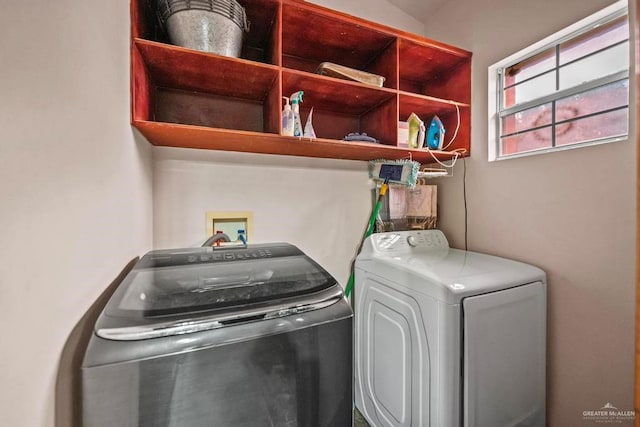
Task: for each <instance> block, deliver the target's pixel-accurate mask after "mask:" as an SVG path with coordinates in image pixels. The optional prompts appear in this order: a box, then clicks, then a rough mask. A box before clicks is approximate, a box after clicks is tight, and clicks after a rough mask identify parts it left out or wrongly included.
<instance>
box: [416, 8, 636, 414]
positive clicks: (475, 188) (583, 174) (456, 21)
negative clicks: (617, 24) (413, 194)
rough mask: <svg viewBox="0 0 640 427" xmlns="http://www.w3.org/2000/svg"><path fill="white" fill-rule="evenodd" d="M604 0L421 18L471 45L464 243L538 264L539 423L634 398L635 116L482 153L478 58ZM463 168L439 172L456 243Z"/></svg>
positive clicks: (481, 64)
mask: <svg viewBox="0 0 640 427" xmlns="http://www.w3.org/2000/svg"><path fill="white" fill-rule="evenodd" d="M610 3H612V2H611V1H610V0H597V1H596V0H593V1H589V2H585V1H583V0H565V1H562V2H558V1H554V0H543V1H537V2H528V1H513V0H484V1H478V0H461V1H456V2H447V3H446V4H445V6H443V8H442V9H440V10H439V11H438V14H437V15H436V16H434V17H433V19H431V20H429V21H427V23H426V29H427V35H428V36H430V37H433V38H436V39H438V40H441V41H444V42H448V43H451V44H454V45H458V46H460V47H462V48H465V49H468V50H470V51H472V52H473V65H472V68H473V71H472V91H473V92H472V123H471V127H472V141H471V152H472V155H471V158H470V159H468V160H467V195H468V212H469V216H468V220H469V232H468V241H469V248H470V249H471V250H477V251H481V252H487V253H491V254H497V255H502V256H506V257H512V258H515V259H519V260H522V261H525V262H530V263H532V264H535V265H538V266H540V267H542V268H543V269H544V270H545V271H546V272H547V274H548V280H549V289H548V290H549V294H548V295H549V302H548V309H549V315H548V335H549V339H548V344H549V349H548V350H549V351H548V404H549V406H548V421H549V424H548V425H550V426H558V427H563V426H576V425H583V424H584V422H583V420H582V412H583V411H585V410H597V409H599V408H601V407H602V406H604V404H605V403H607V402H611V403H612V404H613V405H615V406H616V407H618V408H620V409H624V410H631V409H632V408H633V404H632V399H633V379H634V365H633V356H634V300H635V299H634V280H635V279H634V269H635V229H636V224H635V212H636V211H635V209H636V190H635V182H636V179H635V176H636V167H637V166H636V145H635V120H633V119H632V129H631V133H630V134H631V135H632V137H631V138H630V139H629V141H626V142H620V143H615V144H607V145H601V146H596V147H588V148H581V149H576V150H569V151H564V152H558V153H554V154H543V155H538V156H532V157H527V158H520V159H512V160H505V161H499V162H493V163H488V162H487V126H488V124H487V123H488V120H487V67H488V66H489V65H491V64H493V63H494V62H497V61H498V60H500V59H502V58H504V57H507V56H509V55H511V54H512V53H514V52H516V51H518V50H520V49H522V48H524V47H526V46H527V45H528V44H531V43H533V42H536V41H538V40H540V39H542V38H544V37H546V36H548V35H550V34H552V33H554V32H556V31H558V30H560V29H562V28H563V27H565V26H567V25H569V24H571V23H573V22H575V21H577V20H579V19H581V18H584V17H585V16H588V15H589V14H591V13H593V12H595V11H597V10H599V9H601V8H602V7H604V6H606V5H608V4H610ZM632 3H633V2H632ZM497 11H499V13H497ZM631 16H632V17H633V16H634V15H633V13H631ZM631 21H632V22H633V18H632V19H631ZM632 76H633V73H632ZM631 87H632V93H631V96H630V99H631V100H632V101H631V104H632V106H631V113H630V116H631V117H632V118H635V117H636V114H635V104H634V102H633V100H635V99H636V97H635V89H636V88H635V80H633V79H632V84H631ZM462 177H463V164H462V162H460V163H459V166H456V170H455V172H454V177H453V178H447V179H440V180H438V184H439V185H440V189H439V195H440V196H441V197H440V218H441V222H440V227H441V228H442V229H443V230H444V231H445V233H446V234H447V236H448V237H449V239H450V241H451V243H452V244H453V245H455V246H458V247H461V246H463V245H464V232H463V230H464V216H463V211H464V208H463V198H462Z"/></svg>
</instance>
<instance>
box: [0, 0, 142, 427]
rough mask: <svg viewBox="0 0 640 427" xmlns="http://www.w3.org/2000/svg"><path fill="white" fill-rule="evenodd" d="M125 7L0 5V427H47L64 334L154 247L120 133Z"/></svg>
mask: <svg viewBox="0 0 640 427" xmlns="http://www.w3.org/2000/svg"><path fill="white" fill-rule="evenodd" d="M128 46H129V2H128V0H117V1H95V0H87V1H80V2H78V1H70V0H58V1H54V2H41V1H39V2H36V1H23V2H3V5H2V12H1V13H0V64H1V66H0V101H1V102H0V236H2V244H1V245H0V259H1V260H2V261H0V324H2V325H3V331H4V333H3V337H2V344H0V384H1V386H0V424H2V425H4V426H51V425H53V420H54V416H53V408H54V386H55V382H56V375H57V372H58V363H59V358H60V355H61V351H62V348H63V346H64V344H65V341H66V340H67V337H68V336H69V334H70V332H71V330H72V329H73V327H74V325H75V324H76V323H77V322H78V320H79V319H80V318H81V316H82V315H83V314H84V313H85V311H86V310H87V309H88V308H89V306H90V305H91V304H92V303H93V302H94V301H95V299H96V297H97V296H98V295H99V294H100V293H101V292H102V291H103V290H104V289H105V287H106V286H107V285H108V284H109V283H110V282H111V281H112V280H113V279H114V278H115V276H116V275H117V274H118V273H119V272H120V270H121V269H122V268H123V267H124V266H125V264H126V263H127V262H128V261H129V260H131V259H132V258H133V257H135V256H137V255H139V254H141V253H144V252H145V251H146V250H148V249H149V248H150V246H151V243H152V227H151V221H152V216H151V184H152V182H151V172H152V171H151V150H150V148H149V147H148V146H147V143H146V142H143V141H139V140H134V137H133V135H132V131H131V128H130V126H129V61H128V54H129V53H128V52H129V50H128Z"/></svg>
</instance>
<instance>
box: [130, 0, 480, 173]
mask: <svg viewBox="0 0 640 427" xmlns="http://www.w3.org/2000/svg"><path fill="white" fill-rule="evenodd" d="M240 3H241V4H242V5H243V6H244V7H245V9H246V11H247V16H248V18H249V20H250V21H251V31H250V33H248V34H247V35H246V36H245V38H244V42H243V50H242V57H241V58H230V57H225V56H220V55H216V54H213V53H206V52H199V51H194V50H190V49H186V48H182V47H178V46H174V45H171V44H169V43H168V41H167V40H166V36H165V35H164V33H163V31H162V30H161V29H160V28H159V25H158V24H157V22H158V21H157V18H156V16H155V13H154V10H153V7H152V2H151V1H150V0H132V2H131V15H132V19H131V22H132V30H131V33H132V43H131V92H132V96H131V100H132V124H133V126H135V127H136V128H137V129H138V130H139V131H140V132H141V133H142V134H143V135H144V136H145V137H146V138H147V139H148V140H149V142H151V143H152V144H154V145H163V146H172V147H186V148H199V149H210V150H224V151H240V152H254V153H265V154H280V155H293V156H305V157H323V158H337V159H353V160H371V159H379V158H387V159H399V158H407V157H411V158H413V159H415V160H417V161H419V162H421V163H430V162H432V161H433V159H432V156H431V154H429V153H428V152H426V151H425V150H415V149H407V148H401V147H398V136H397V135H398V133H397V125H398V121H399V120H407V118H408V117H409V115H410V114H411V113H412V112H415V113H416V114H418V115H419V116H420V117H421V118H422V120H424V121H425V122H426V123H427V124H428V123H429V121H430V120H431V118H432V117H433V116H434V115H438V116H439V117H440V118H441V119H442V121H443V122H444V124H445V127H446V129H447V136H448V137H450V136H451V134H452V133H453V130H454V129H455V128H456V126H457V123H458V112H459V116H460V126H459V130H458V135H457V137H456V139H455V141H454V142H453V144H451V146H449V147H448V150H447V151H438V152H433V153H434V154H435V155H436V156H437V157H438V158H439V159H441V160H446V159H449V158H451V157H452V156H453V153H451V151H452V150H454V149H464V150H466V153H465V155H469V146H470V115H471V111H470V105H469V104H470V101H471V53H469V52H467V51H464V50H462V49H458V48H455V47H452V46H448V45H445V44H442V43H439V42H436V41H433V40H429V39H426V38H423V37H420V36H417V35H414V34H409V33H406V32H403V31H399V30H395V29H393V28H389V27H386V26H383V25H379V24H375V23H372V22H368V21H365V20H362V19H359V18H356V17H353V16H349V15H346V14H343V13H340V12H336V11H332V10H330V9H326V8H323V7H320V6H317V5H313V4H310V3H305V2H301V1H297V0H240ZM322 62H333V63H337V64H341V65H345V66H348V67H352V68H356V69H359V70H362V71H367V72H371V73H374V74H378V75H381V76H383V77H384V78H385V83H384V86H383V87H377V86H371V85H367V84H362V83H358V82H352V81H347V80H341V79H336V78H333V77H327V76H322V75H318V74H315V73H314V71H315V70H316V69H317V67H318V66H319V65H320V64H321V63H322ZM298 90H303V91H304V92H305V95H304V98H303V99H304V101H303V104H302V105H301V114H302V118H303V121H304V120H306V116H307V115H308V114H309V111H310V109H311V107H313V108H314V110H313V118H314V128H315V131H316V134H317V136H318V138H317V139H315V140H313V141H309V140H304V139H303V140H300V139H298V138H293V137H283V136H280V135H279V131H280V122H281V111H282V105H283V103H282V96H289V95H290V94H291V93H293V92H295V91H298ZM456 107H457V108H456ZM456 110H457V111H456ZM350 132H360V133H363V132H364V133H367V134H369V135H371V136H373V137H375V138H377V139H378V140H379V141H380V144H370V143H354V142H346V141H342V140H341V139H342V137H343V136H345V135H346V134H348V133H350ZM446 139H447V142H448V140H449V139H448V138H446Z"/></svg>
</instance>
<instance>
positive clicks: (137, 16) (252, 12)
mask: <svg viewBox="0 0 640 427" xmlns="http://www.w3.org/2000/svg"><path fill="white" fill-rule="evenodd" d="M239 3H240V4H241V5H242V6H243V7H244V8H245V11H246V14H247V21H248V22H249V27H250V31H249V32H245V33H244V34H243V40H242V53H241V58H243V59H248V60H251V61H256V62H262V63H266V64H273V65H279V60H280V56H281V55H280V51H279V48H278V46H279V43H278V42H279V34H280V28H279V27H278V25H277V24H278V22H279V19H278V16H279V11H280V2H279V1H278V0H239ZM154 4H155V0H133V1H132V2H131V21H132V33H131V34H132V37H133V38H134V39H135V38H139V39H145V40H149V41H156V42H160V43H165V44H169V45H170V44H171V43H170V42H169V38H168V36H167V32H166V31H165V30H164V29H163V28H162V27H161V26H160V20H159V19H158V17H157V15H156V12H155V8H154Z"/></svg>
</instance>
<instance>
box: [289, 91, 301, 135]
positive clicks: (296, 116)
mask: <svg viewBox="0 0 640 427" xmlns="http://www.w3.org/2000/svg"><path fill="white" fill-rule="evenodd" d="M302 95H304V92H303V91H301V90H299V91H298V92H294V93H293V94H292V95H291V108H292V109H293V136H298V137H302V135H303V129H302V120H301V119H300V103H301V102H302Z"/></svg>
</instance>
